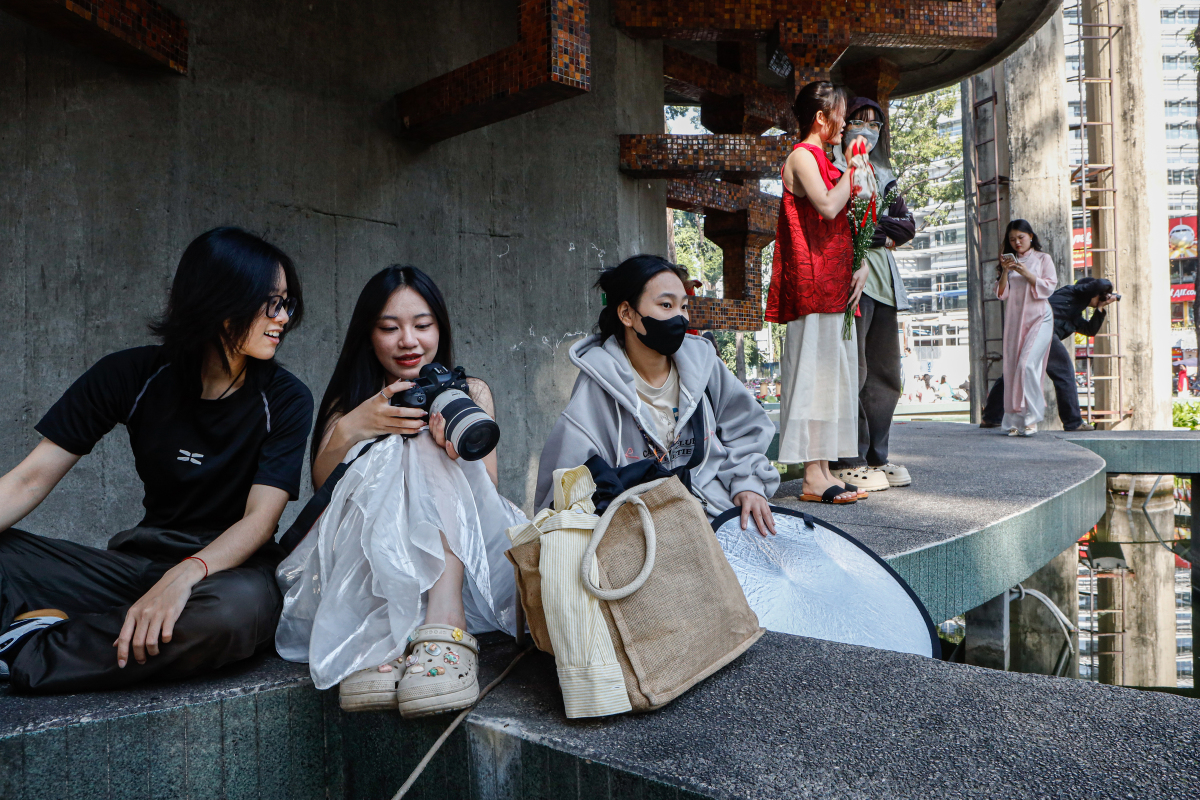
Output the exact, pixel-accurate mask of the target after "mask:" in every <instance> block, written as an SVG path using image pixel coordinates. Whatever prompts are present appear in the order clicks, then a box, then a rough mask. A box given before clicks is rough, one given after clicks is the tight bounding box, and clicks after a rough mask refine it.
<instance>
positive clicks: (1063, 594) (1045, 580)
mask: <svg viewBox="0 0 1200 800" xmlns="http://www.w3.org/2000/svg"><path fill="white" fill-rule="evenodd" d="M1078 571H1079V550H1078V547H1077V546H1076V545H1071V546H1070V547H1068V548H1067V549H1066V550H1064V551H1063V552H1062V553H1061V554H1059V555H1058V556H1056V557H1055V558H1054V559H1053V560H1052V561H1051V562H1050V563H1049V564H1047V565H1046V566H1044V567H1042V568H1041V569H1039V570H1038V571H1037V572H1035V573H1033V574H1032V575H1030V576H1029V577H1028V578H1026V579H1025V580H1023V581H1021V585H1022V586H1024V587H1025V588H1026V589H1037V590H1038V591H1040V592H1041V593H1042V594H1044V595H1046V596H1047V597H1049V598H1050V600H1051V601H1052V602H1053V603H1054V604H1055V605H1056V606H1058V607H1059V609H1060V610H1061V611H1062V612H1063V613H1064V614H1065V615H1066V616H1067V618H1068V619H1069V620H1071V623H1072V624H1073V625H1076V626H1077V625H1078V624H1079V584H1078V581H1077V575H1078ZM1009 615H1010V621H1009V651H1010V656H1009V666H1010V669H1012V671H1013V672H1030V673H1035V674H1038V675H1054V674H1059V675H1061V676H1062V677H1065V678H1076V677H1078V676H1079V658H1078V653H1079V637H1078V635H1076V634H1072V636H1071V652H1072V655H1071V656H1069V657H1068V660H1067V663H1066V664H1065V665H1063V669H1062V670H1059V660H1060V658H1062V656H1063V646H1064V645H1065V644H1066V639H1065V638H1064V637H1063V633H1062V627H1061V626H1060V625H1059V624H1058V620H1057V619H1055V617H1054V615H1053V614H1052V613H1050V610H1049V609H1048V608H1046V606H1045V605H1043V604H1042V603H1041V601H1039V600H1037V599H1036V598H1033V597H1030V596H1026V597H1025V598H1024V599H1020V600H1016V599H1014V600H1013V601H1012V603H1011V606H1010V609H1009ZM1056 670H1058V671H1057V672H1056Z"/></svg>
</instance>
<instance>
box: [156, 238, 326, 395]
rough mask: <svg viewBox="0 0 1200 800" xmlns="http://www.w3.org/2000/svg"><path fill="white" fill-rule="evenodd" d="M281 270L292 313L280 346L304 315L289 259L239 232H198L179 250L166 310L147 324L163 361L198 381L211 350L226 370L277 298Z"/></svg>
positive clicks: (252, 367)
mask: <svg viewBox="0 0 1200 800" xmlns="http://www.w3.org/2000/svg"><path fill="white" fill-rule="evenodd" d="M280 269H282V270H283V275H284V279H285V280H286V281H287V293H288V297H293V298H295V299H296V309H295V311H294V312H293V313H292V314H290V315H288V323H287V325H285V326H284V329H283V332H282V333H280V335H279V338H280V341H282V340H283V337H284V336H285V335H286V334H287V332H288V331H290V330H292V329H293V328H295V327H296V326H297V325H299V324H300V319H301V317H303V315H304V293H303V291H302V290H301V288H300V277H299V276H298V275H297V274H296V266H295V264H293V263H292V259H290V258H288V256H287V254H286V253H284V252H283V251H282V250H280V249H279V248H278V247H276V246H275V245H273V244H270V243H268V242H266V241H263V240H262V239H261V238H259V237H258V236H255V235H254V234H252V233H248V232H247V231H244V230H242V229H241V228H231V227H224V228H213V229H212V230H211V231H207V232H205V233H202V234H200V235H199V236H197V237H196V238H195V239H193V240H192V243H191V244H189V245H188V246H187V249H186V250H184V251H183V256H182V257H181V258H180V259H179V267H178V268H177V269H176V270H175V280H174V281H173V282H172V283H171V293H170V295H169V296H168V298H167V307H166V310H165V311H163V314H162V316H160V317H158V318H157V319H155V320H153V321H152V322H150V332H151V333H153V334H154V335H155V336H158V337H159V338H161V339H162V342H163V348H164V349H165V351H166V355H167V358H168V359H169V360H170V361H171V362H172V363H176V364H183V365H185V370H186V372H187V373H189V374H190V373H192V372H195V374H196V378H197V380H198V379H199V372H198V371H197V370H198V367H199V365H200V363H201V360H202V358H203V356H204V351H205V348H207V347H208V346H209V345H212V346H213V347H214V348H215V349H216V351H217V355H218V357H219V358H220V359H221V365H222V366H223V367H224V368H225V369H226V371H228V370H229V358H228V356H227V353H228V352H229V351H231V350H236V349H237V348H238V347H239V346H240V345H241V344H242V343H243V342H245V341H246V337H247V336H248V335H249V333H250V328H251V327H252V326H253V325H254V322H255V320H256V319H258V315H259V314H260V313H262V311H263V305H264V304H265V303H266V302H267V298H269V297H270V296H271V295H273V294H275V282H276V279H277V278H278V276H279V270H280ZM256 362H257V359H248V361H247V365H246V366H247V369H246V373H247V378H248V379H249V378H251V377H253V376H254V374H255V373H257V372H258V370H259V368H260V367H261V366H263V365H262V364H260V363H256ZM193 366H194V367H196V368H197V370H193V369H192V367H193Z"/></svg>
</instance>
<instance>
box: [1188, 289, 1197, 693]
mask: <svg viewBox="0 0 1200 800" xmlns="http://www.w3.org/2000/svg"><path fill="white" fill-rule="evenodd" d="M1197 280H1200V276H1197ZM1191 478H1192V530H1191V534H1192V549H1191V553H1190V555H1189V556H1188V561H1190V562H1191V564H1192V570H1191V572H1192V690H1193V692H1196V693H1195V694H1194V695H1193V696H1195V697H1200V692H1197V691H1196V690H1200V647H1197V646H1196V644H1197V642H1196V631H1197V630H1200V624H1198V623H1200V539H1198V538H1197V537H1196V520H1198V519H1200V492H1198V491H1197V489H1200V474H1196V475H1192V476H1191Z"/></svg>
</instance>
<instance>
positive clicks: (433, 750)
mask: <svg viewBox="0 0 1200 800" xmlns="http://www.w3.org/2000/svg"><path fill="white" fill-rule="evenodd" d="M532 649H533V645H530V646H529V647H526V648H525V649H524V650H522V651H521V652H519V653H517V657H516V658H514V659H513V660H512V661H511V662H510V663H509V665H508V666H507V667H505V668H504V672H501V673H500V677H498V678H496V680H494V681H492V682H491V683H489V684H488V685H487V686H486V687H484V689H483V691H482V692H480V693H479V699H478V700H476V701H475V702H474V703H472V704H471V705H470V706H469V707H467V708H464V709H463V710H462V713H460V714H459V715H458V716H457V717H455V718H454V721H453V722H451V723H450V727H448V728H446V730H444V731H442V735H441V736H439V737H438V738H437V741H436V742H434V743H433V746H432V747H430V748H429V752H428V753H426V754H425V757H424V758H422V759H421V763H419V764H417V768H416V769H414V770H413V771H412V774H411V775H409V776H408V780H406V781H405V782H404V784H403V785H402V786H401V787H400V791H398V792H396V794H394V795H393V796H392V800H400V798H402V797H404V795H406V794H408V790H409V789H411V788H412V787H413V784H414V783H416V782H417V778H419V777H421V773H422V772H424V771H425V768H426V767H428V766H429V762H430V761H432V760H433V757H434V755H436V754H437V751H438V750H440V749H441V747H442V745H443V744H445V743H446V740H447V739H449V738H450V734H452V733H454V731H455V729H456V728H457V727H458V726H459V724H460V723H461V722H462V721H463V720H464V719H466V718H467V714H470V713H471V712H472V711H473V710H474V709H475V706H477V705H479V701H480V700H483V698H485V697H487V693H488V692H490V691H491V690H492V689H494V688H496V686H498V685H499V684H500V681H502V680H504V679H505V678H507V677H508V673H510V672H512V669H513V667H515V666H516V665H517V662H518V661H520V660H521V659H522V658H523V657H524V656H525V654H526V653H528V652H529V651H530V650H532Z"/></svg>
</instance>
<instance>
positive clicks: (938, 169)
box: [889, 86, 963, 225]
mask: <svg viewBox="0 0 1200 800" xmlns="http://www.w3.org/2000/svg"><path fill="white" fill-rule="evenodd" d="M958 102H959V92H958V87H957V86H954V87H950V88H947V89H939V90H937V91H935V92H930V93H928V94H922V95H917V96H915V97H906V98H904V99H903V100H895V101H893V102H892V103H891V108H890V117H891V119H890V120H889V122H890V136H891V155H892V168H893V169H894V170H895V172H896V180H897V182H898V183H899V185H900V191H901V192H903V193H904V199H905V201H906V202H907V203H908V207H909V208H913V209H918V208H931V209H932V211H931V212H930V213H927V214H926V215H925V224H926V225H939V224H941V223H942V222H943V221H944V220H945V218H946V216H947V215H948V214H949V212H950V209H951V207H952V206H953V205H954V204H955V203H956V202H958V201H959V200H961V199H962V197H963V171H962V136H961V135H956V136H950V135H947V134H945V133H943V132H941V131H940V130H939V128H938V122H939V120H940V119H942V118H944V117H950V116H953V114H954V109H955V106H956V105H958Z"/></svg>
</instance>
